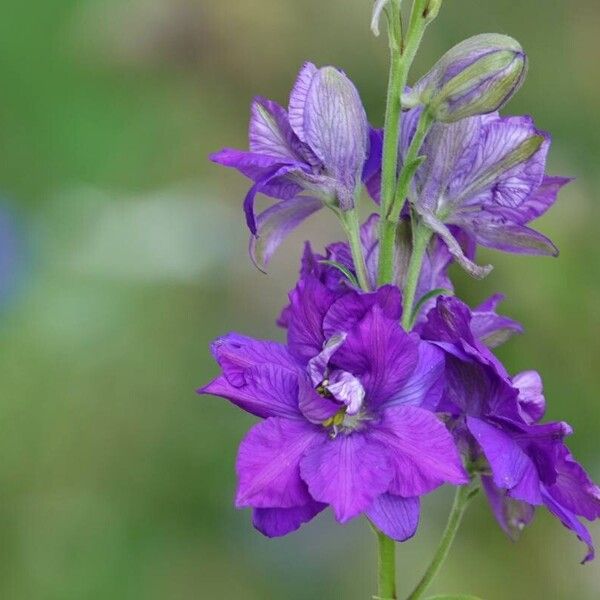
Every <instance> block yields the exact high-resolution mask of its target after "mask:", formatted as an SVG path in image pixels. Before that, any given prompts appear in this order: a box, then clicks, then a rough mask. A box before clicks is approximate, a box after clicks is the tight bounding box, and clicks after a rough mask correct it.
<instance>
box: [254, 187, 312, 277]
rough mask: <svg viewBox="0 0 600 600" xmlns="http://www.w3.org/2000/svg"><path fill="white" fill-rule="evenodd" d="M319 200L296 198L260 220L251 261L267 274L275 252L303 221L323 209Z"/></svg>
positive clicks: (257, 223) (268, 211)
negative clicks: (266, 271)
mask: <svg viewBox="0 0 600 600" xmlns="http://www.w3.org/2000/svg"><path fill="white" fill-rule="evenodd" d="M322 206H323V203H322V201H321V200H319V199H318V198H311V197H307V196H296V197H295V198H292V199H291V200H283V201H281V202H278V203H277V204H274V205H273V206H271V207H270V208H268V209H267V210H265V211H263V212H262V213H260V215H258V216H257V217H256V235H251V236H250V247H249V252H250V258H251V259H252V262H253V263H254V264H255V265H256V266H257V267H258V268H259V269H260V270H261V271H265V270H266V268H267V265H268V264H269V261H270V260H271V257H272V256H273V254H274V253H275V250H277V248H278V247H279V245H280V244H281V243H282V242H283V241H284V240H285V238H286V237H287V236H288V235H289V234H290V233H292V231H294V229H296V227H298V225H300V224H301V223H302V222H303V221H305V220H306V219H308V217H310V216H311V215H312V214H314V213H315V212H317V211H318V210H319V209H320V208H322Z"/></svg>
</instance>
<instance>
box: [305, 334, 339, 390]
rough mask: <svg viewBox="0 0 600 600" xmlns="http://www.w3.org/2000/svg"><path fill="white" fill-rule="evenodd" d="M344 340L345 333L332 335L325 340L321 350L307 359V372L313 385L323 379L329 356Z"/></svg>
mask: <svg viewBox="0 0 600 600" xmlns="http://www.w3.org/2000/svg"><path fill="white" fill-rule="evenodd" d="M345 340H346V334H345V333H340V334H336V335H333V336H332V337H330V338H329V339H328V340H327V342H325V346H324V347H323V350H321V352H319V354H317V356H315V357H314V358H311V359H310V360H309V361H308V374H309V375H310V379H311V381H312V383H313V385H315V386H316V385H319V384H320V383H321V382H322V381H323V379H325V374H326V372H327V366H328V365H329V361H330V359H331V357H332V356H333V355H334V354H335V353H336V352H337V350H338V348H339V347H340V346H341V345H342V344H343V343H344V341H345Z"/></svg>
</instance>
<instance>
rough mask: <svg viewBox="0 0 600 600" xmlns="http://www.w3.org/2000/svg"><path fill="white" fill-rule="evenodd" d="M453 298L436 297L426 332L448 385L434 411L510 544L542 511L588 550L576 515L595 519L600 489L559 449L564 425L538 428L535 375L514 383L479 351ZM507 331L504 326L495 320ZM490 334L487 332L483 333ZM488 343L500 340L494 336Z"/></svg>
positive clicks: (472, 321)
mask: <svg viewBox="0 0 600 600" xmlns="http://www.w3.org/2000/svg"><path fill="white" fill-rule="evenodd" d="M476 321H477V319H476V318H475V317H473V315H472V314H471V312H470V310H469V308H468V307H467V306H466V305H464V304H463V303H462V302H460V301H459V300H457V299H455V298H440V299H439V300H438V303H437V306H436V308H435V309H433V310H432V311H431V312H430V314H429V318H428V322H427V324H426V325H425V327H424V332H423V337H425V338H426V339H430V340H432V341H433V340H435V343H436V344H437V345H438V347H440V348H442V349H444V350H445V351H446V353H447V356H446V381H447V386H446V390H445V392H444V395H443V397H442V400H441V402H440V404H439V405H438V407H437V409H438V410H439V411H441V412H445V413H447V414H448V415H450V417H451V419H452V425H451V426H452V427H453V429H454V431H455V435H456V437H457V440H458V442H459V444H460V446H461V447H462V448H463V450H464V451H465V453H467V454H468V456H469V458H470V462H471V463H472V464H475V465H477V466H478V467H479V471H480V473H481V479H482V483H483V487H484V489H485V491H486V493H487V496H488V499H489V501H490V505H491V507H492V509H493V512H494V515H495V516H496V519H497V520H498V522H499V524H500V526H501V527H502V528H503V529H504V531H506V533H507V534H508V535H510V536H511V537H513V538H515V537H516V536H517V535H518V533H519V532H520V530H521V529H523V527H525V526H526V525H527V524H528V523H529V522H530V521H531V519H532V518H533V513H534V507H535V506H541V505H544V506H546V507H547V508H548V510H549V511H550V512H551V513H552V514H553V515H554V516H556V517H557V518H558V519H559V520H560V521H561V522H562V523H563V525H565V527H567V528H569V529H570V530H572V531H573V532H575V534H576V535H577V536H578V537H579V538H580V539H581V540H582V541H583V542H585V543H586V544H587V545H588V553H587V555H586V556H585V558H584V562H586V561H588V560H591V559H592V558H593V557H594V548H593V542H592V539H591V536H590V534H589V532H588V530H587V529H586V528H585V527H584V526H583V524H582V523H581V521H580V520H579V518H578V517H585V518H587V519H589V520H594V519H597V518H598V517H600V489H599V488H598V487H597V486H596V485H595V484H594V482H593V481H592V480H591V479H590V477H589V476H588V475H587V473H586V472H585V470H584V469H583V468H582V467H581V466H580V465H579V464H578V463H577V462H576V461H575V460H574V459H573V457H572V456H571V454H570V452H569V450H568V448H567V447H566V445H565V444H564V441H563V440H564V438H565V437H566V436H567V435H570V434H571V433H572V430H571V428H570V427H569V425H568V424H566V423H562V422H551V423H544V424H540V423H539V421H540V420H541V419H542V417H543V416H544V411H545V400H544V396H543V390H542V382H541V378H540V376H539V374H537V373H536V372H534V371H527V372H524V373H521V374H519V375H517V376H515V377H513V378H511V377H510V376H509V375H508V373H507V372H506V370H505V369H504V367H503V366H502V364H501V363H500V362H499V361H498V359H497V358H496V357H495V356H494V355H493V354H492V353H491V352H490V351H489V350H488V348H487V347H486V346H484V345H483V343H482V342H481V339H479V338H478V335H480V332H481V327H480V326H478V325H477V323H476ZM496 323H497V325H498V327H499V328H500V329H504V327H503V325H502V321H496ZM485 330H486V331H487V332H488V334H486V337H487V335H489V331H490V329H489V328H485ZM492 339H494V340H495V341H496V340H497V339H498V338H497V336H496V335H494V334H492Z"/></svg>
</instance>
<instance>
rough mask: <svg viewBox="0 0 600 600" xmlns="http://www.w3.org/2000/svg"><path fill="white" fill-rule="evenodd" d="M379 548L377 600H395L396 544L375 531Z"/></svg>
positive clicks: (383, 534)
mask: <svg viewBox="0 0 600 600" xmlns="http://www.w3.org/2000/svg"><path fill="white" fill-rule="evenodd" d="M376 533H377V543H378V546H379V569H378V573H377V598H378V600H396V597H397V596H396V543H395V542H394V540H392V539H391V538H389V537H388V536H387V535H385V533H382V532H381V531H378V530H376Z"/></svg>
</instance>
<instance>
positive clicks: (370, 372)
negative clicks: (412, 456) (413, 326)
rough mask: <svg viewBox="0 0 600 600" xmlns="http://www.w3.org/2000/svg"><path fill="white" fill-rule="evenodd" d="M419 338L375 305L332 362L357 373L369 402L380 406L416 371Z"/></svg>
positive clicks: (371, 404)
mask: <svg viewBox="0 0 600 600" xmlns="http://www.w3.org/2000/svg"><path fill="white" fill-rule="evenodd" d="M417 339H418V338H417V337H416V336H415V335H414V334H407V333H406V332H405V331H404V330H403V329H402V327H400V325H399V324H398V322H397V321H396V320H395V319H389V318H387V317H386V316H385V315H384V312H383V309H382V308H381V307H380V306H378V305H374V306H373V307H372V308H371V309H370V310H369V312H368V313H367V314H366V315H365V317H364V318H363V319H362V321H360V323H358V324H357V325H356V326H355V327H354V329H352V331H350V332H349V333H348V336H347V337H346V341H345V343H344V344H343V346H341V347H340V349H339V350H338V351H337V352H336V353H335V354H334V356H333V358H332V363H333V364H335V365H336V366H338V367H339V368H340V369H342V370H344V371H349V372H350V373H352V374H353V375H355V376H357V377H358V378H359V379H360V380H361V382H362V384H363V387H364V388H365V391H366V393H367V403H368V404H369V406H370V407H372V408H373V407H377V406H378V405H381V404H382V403H384V402H385V401H387V400H389V399H390V398H393V397H394V395H395V394H397V393H398V392H399V391H400V390H401V389H402V387H403V386H404V384H405V383H406V382H407V381H408V378H409V377H410V376H411V375H412V373H413V372H414V370H415V367H416V365H417V360H418V342H417Z"/></svg>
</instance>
